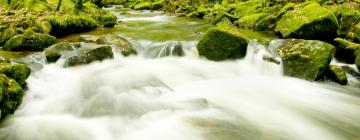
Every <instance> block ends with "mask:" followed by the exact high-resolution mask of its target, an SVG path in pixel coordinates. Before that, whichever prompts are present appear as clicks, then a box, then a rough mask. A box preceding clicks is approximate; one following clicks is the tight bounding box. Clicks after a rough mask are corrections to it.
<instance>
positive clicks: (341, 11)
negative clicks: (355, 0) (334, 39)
mask: <svg viewBox="0 0 360 140" xmlns="http://www.w3.org/2000/svg"><path fill="white" fill-rule="evenodd" d="M329 8H330V9H331V10H332V11H334V13H335V15H336V17H337V19H338V21H339V29H338V31H337V34H338V35H339V36H341V37H347V35H348V34H349V32H352V31H353V29H354V27H355V26H356V23H358V22H360V11H358V10H356V9H359V8H360V7H359V6H356V5H355V4H351V3H346V4H341V5H333V6H331V7H329Z"/></svg>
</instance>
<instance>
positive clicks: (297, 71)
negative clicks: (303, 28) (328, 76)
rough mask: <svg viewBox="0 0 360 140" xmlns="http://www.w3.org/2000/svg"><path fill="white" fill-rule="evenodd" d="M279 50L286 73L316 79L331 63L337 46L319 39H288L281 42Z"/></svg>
mask: <svg viewBox="0 0 360 140" xmlns="http://www.w3.org/2000/svg"><path fill="white" fill-rule="evenodd" d="M277 52H278V54H279V55H280V57H281V59H282V65H283V71H284V74H285V75H288V76H292V77H298V78H302V79H307V80H316V79H317V78H318V77H319V76H321V75H322V74H323V73H324V71H325V69H326V67H327V66H328V65H329V63H330V61H331V59H332V58H333V56H334V53H335V47H334V46H332V45H330V44H328V43H325V42H322V41H317V40H302V39H286V40H281V41H280V42H279V46H278V47H277Z"/></svg>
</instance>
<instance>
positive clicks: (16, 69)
mask: <svg viewBox="0 0 360 140" xmlns="http://www.w3.org/2000/svg"><path fill="white" fill-rule="evenodd" d="M0 73H2V74H5V75H6V76H7V77H9V78H12V79H14V80H15V81H16V82H17V83H19V84H20V85H22V86H25V84H26V82H25V80H26V79H27V78H28V77H29V75H30V73H31V70H30V68H29V67H28V66H26V65H24V64H9V63H4V62H1V63H0Z"/></svg>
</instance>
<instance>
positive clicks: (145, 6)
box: [134, 2, 151, 10]
mask: <svg viewBox="0 0 360 140" xmlns="http://www.w3.org/2000/svg"><path fill="white" fill-rule="evenodd" d="M134 9H135V10H150V9H151V2H141V3H138V4H136V5H135V6H134Z"/></svg>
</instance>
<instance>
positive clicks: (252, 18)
mask: <svg viewBox="0 0 360 140" xmlns="http://www.w3.org/2000/svg"><path fill="white" fill-rule="evenodd" d="M266 16H268V14H266V13H258V14H252V15H248V16H243V17H242V18H240V19H239V20H238V21H237V22H236V24H237V25H238V26H239V27H241V28H251V29H252V28H254V27H255V26H256V23H257V22H259V21H260V20H262V19H263V18H264V17H266Z"/></svg>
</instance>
